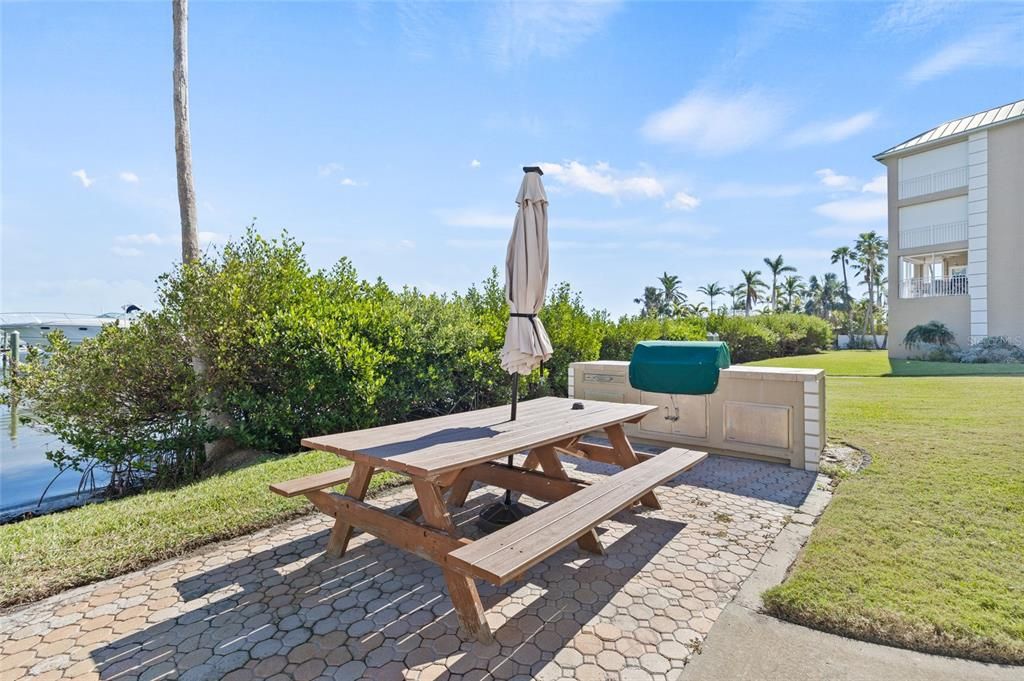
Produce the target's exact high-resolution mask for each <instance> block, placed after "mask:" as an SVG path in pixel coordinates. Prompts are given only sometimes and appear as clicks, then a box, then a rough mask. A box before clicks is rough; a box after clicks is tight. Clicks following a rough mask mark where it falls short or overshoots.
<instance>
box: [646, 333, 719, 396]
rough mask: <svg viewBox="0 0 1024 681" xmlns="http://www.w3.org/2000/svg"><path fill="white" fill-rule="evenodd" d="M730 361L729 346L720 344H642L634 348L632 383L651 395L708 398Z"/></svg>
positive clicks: (650, 342) (671, 342) (662, 342)
mask: <svg viewBox="0 0 1024 681" xmlns="http://www.w3.org/2000/svg"><path fill="white" fill-rule="evenodd" d="M729 362H730V359H729V346H728V345H726V344H725V343H721V342H718V341H707V342H700V341H642V342H640V343H637V344H636V347H635V348H633V357H632V359H631V360H630V362H629V384H630V385H632V386H633V387H634V388H636V389H637V390H645V391H647V392H652V393H672V394H674V395H708V394H710V393H713V392H715V388H717V387H718V372H719V371H720V370H721V369H728V368H729Z"/></svg>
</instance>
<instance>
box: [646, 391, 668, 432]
mask: <svg viewBox="0 0 1024 681" xmlns="http://www.w3.org/2000/svg"><path fill="white" fill-rule="evenodd" d="M640 404H650V405H653V406H655V407H657V408H658V410H657V411H652V412H651V413H650V414H648V415H647V416H645V417H644V418H643V420H641V421H640V430H642V431H647V432H648V433H671V432H672V421H671V420H669V418H670V417H672V416H674V415H675V412H674V411H673V410H672V405H671V404H670V403H669V396H668V395H665V394H663V393H648V392H642V391H641V393H640Z"/></svg>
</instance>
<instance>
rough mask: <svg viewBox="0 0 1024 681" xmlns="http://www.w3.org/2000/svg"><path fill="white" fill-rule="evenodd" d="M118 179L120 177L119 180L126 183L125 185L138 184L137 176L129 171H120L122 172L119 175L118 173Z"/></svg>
mask: <svg viewBox="0 0 1024 681" xmlns="http://www.w3.org/2000/svg"><path fill="white" fill-rule="evenodd" d="M118 177H120V178H121V181H122V182H127V183H129V184H138V183H139V176H138V175H136V174H135V173H133V172H132V171H130V170H125V171H122V172H121V173H120V174H119V175H118Z"/></svg>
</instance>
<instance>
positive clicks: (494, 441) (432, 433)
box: [302, 397, 657, 478]
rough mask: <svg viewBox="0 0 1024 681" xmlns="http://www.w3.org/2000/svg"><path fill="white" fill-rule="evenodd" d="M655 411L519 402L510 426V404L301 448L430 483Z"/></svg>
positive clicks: (550, 400) (316, 440)
mask: <svg viewBox="0 0 1024 681" xmlns="http://www.w3.org/2000/svg"><path fill="white" fill-rule="evenodd" d="M575 402H580V403H582V404H583V409H572V405H573V403H575ZM656 409H657V407H655V406H649V405H642V404H617V403H612V402H595V401H593V400H575V399H567V398H562V397H541V398H538V399H534V400H525V401H523V402H520V403H519V405H518V416H517V418H516V420H515V421H510V420H509V405H503V406H500V407H492V408H490V409H479V410H476V411H470V412H464V413H460V414H449V415H446V416H437V417H434V418H428V419H422V420H419V421H409V422H408V423H396V424H394V425H390V426H380V427H377V428H369V429H366V430H357V431H352V432H348V433H336V434H333V435H321V436H318V437H308V438H304V439H303V440H302V445H303V446H304V447H309V448H310V449H317V450H322V451H327V452H333V453H335V454H340V455H342V456H344V457H346V458H349V459H352V460H353V461H361V462H364V463H367V464H369V465H371V466H373V467H374V468H380V469H385V470H392V471H399V472H404V473H408V474H409V475H413V476H416V477H423V478H433V477H437V476H439V475H443V474H445V473H449V472H452V471H457V470H461V469H463V468H468V467H469V466H473V465H476V464H479V463H485V462H487V461H492V460H494V459H497V458H499V457H501V456H504V455H507V454H515V453H516V452H520V451H523V450H526V449H532V448H534V447H541V446H544V445H549V444H553V443H556V442H560V441H564V440H566V439H569V438H573V437H576V436H578V435H583V434H585V433H588V432H590V431H592V430H598V429H600V428H605V427H607V426H611V425H615V424H620V423H627V422H630V421H636V420H639V419H640V418H642V417H643V416H645V415H646V414H649V413H650V412H652V411H654V410H656Z"/></svg>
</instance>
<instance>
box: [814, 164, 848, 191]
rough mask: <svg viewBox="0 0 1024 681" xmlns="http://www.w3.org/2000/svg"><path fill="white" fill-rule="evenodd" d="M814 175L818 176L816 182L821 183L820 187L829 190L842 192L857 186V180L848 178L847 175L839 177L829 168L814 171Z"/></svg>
mask: <svg viewBox="0 0 1024 681" xmlns="http://www.w3.org/2000/svg"><path fill="white" fill-rule="evenodd" d="M814 174H815V175H817V176H818V181H819V182H821V184H822V186H825V187H828V188H829V189H834V190H837V191H842V190H849V189H853V188H854V187H855V186H856V185H857V178H855V177H850V176H849V175H840V174H838V173H837V172H836V171H834V170H832V169H831V168H822V169H821V170H816V171H814Z"/></svg>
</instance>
